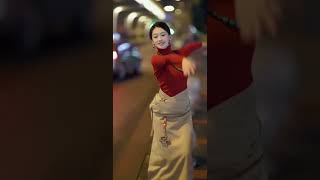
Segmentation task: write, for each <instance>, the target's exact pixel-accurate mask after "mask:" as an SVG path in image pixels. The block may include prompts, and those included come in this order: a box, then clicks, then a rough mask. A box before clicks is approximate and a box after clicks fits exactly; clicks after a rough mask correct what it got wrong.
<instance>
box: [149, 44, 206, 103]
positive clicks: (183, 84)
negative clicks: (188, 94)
mask: <svg viewBox="0 0 320 180" xmlns="http://www.w3.org/2000/svg"><path fill="white" fill-rule="evenodd" d="M201 46H202V43H189V44H187V45H186V46H184V47H183V48H181V49H179V50H175V51H172V50H171V46H168V47H167V48H166V49H158V54H155V55H153V56H152V58H151V63H152V66H153V70H154V75H155V77H156V78H157V80H158V84H159V86H160V88H161V90H162V91H163V92H164V93H166V94H167V95H168V96H170V97H172V96H175V95H176V94H178V93H180V92H182V91H183V90H185V89H186V88H187V79H188V77H185V76H184V75H183V72H182V71H181V70H179V69H181V67H182V59H183V58H184V57H187V56H189V55H190V54H191V53H192V52H193V51H194V50H196V49H198V48H200V47H201Z"/></svg>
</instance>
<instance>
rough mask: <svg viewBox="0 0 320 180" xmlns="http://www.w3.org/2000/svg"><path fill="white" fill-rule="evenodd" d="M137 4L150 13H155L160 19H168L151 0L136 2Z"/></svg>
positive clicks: (138, 0)
mask: <svg viewBox="0 0 320 180" xmlns="http://www.w3.org/2000/svg"><path fill="white" fill-rule="evenodd" d="M135 1H136V2H137V3H139V4H141V5H142V6H144V7H145V8H146V9H147V10H148V11H150V12H151V13H153V14H154V15H155V16H157V17H158V18H159V19H161V20H164V19H165V18H166V14H165V13H164V11H163V10H162V9H161V8H160V7H159V6H158V5H157V4H156V3H154V2H153V1H151V0H135Z"/></svg>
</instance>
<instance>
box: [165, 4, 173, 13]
mask: <svg viewBox="0 0 320 180" xmlns="http://www.w3.org/2000/svg"><path fill="white" fill-rule="evenodd" d="M163 9H164V10H165V11H167V12H172V11H174V7H173V6H171V5H169V6H165V7H164V8H163Z"/></svg>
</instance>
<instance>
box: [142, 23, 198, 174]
mask: <svg viewBox="0 0 320 180" xmlns="http://www.w3.org/2000/svg"><path fill="white" fill-rule="evenodd" d="M149 38H150V39H151V40H152V43H153V47H154V48H155V49H156V50H157V54H155V55H153V56H152V59H151V63H152V66H153V70H154V75H155V77H156V79H157V80H158V83H159V86H160V90H159V93H157V94H156V95H155V97H154V99H153V101H152V102H151V104H150V110H151V117H152V120H153V132H154V135H153V141H152V148H151V154H150V161H149V168H148V178H149V179H152V180H161V179H165V180H171V179H172V180H189V179H192V169H193V168H192V148H193V144H194V132H193V125H192V119H191V111H190V100H189V97H188V92H187V78H188V76H189V75H192V74H194V73H195V69H196V67H195V65H194V63H193V62H192V61H190V60H189V59H188V58H187V56H188V55H190V54H191V53H192V52H193V51H194V50H196V49H198V48H200V47H201V46H202V44H201V43H190V44H188V45H186V46H185V47H183V48H181V49H179V50H176V51H173V50H171V35H170V28H169V27H168V25H167V24H166V23H164V22H156V23H154V24H153V25H152V27H151V28H150V31H149Z"/></svg>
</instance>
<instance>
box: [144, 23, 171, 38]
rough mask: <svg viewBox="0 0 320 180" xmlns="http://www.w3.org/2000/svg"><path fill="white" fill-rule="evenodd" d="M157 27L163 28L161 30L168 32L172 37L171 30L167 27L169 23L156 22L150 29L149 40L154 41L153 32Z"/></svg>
mask: <svg viewBox="0 0 320 180" xmlns="http://www.w3.org/2000/svg"><path fill="white" fill-rule="evenodd" d="M156 27H158V28H161V29H163V30H165V31H167V33H168V34H169V35H170V28H169V26H168V25H167V23H165V22H162V21H158V22H155V23H154V24H153V25H152V26H151V28H150V30H149V38H150V39H151V40H152V32H153V30H154V28H156Z"/></svg>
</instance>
